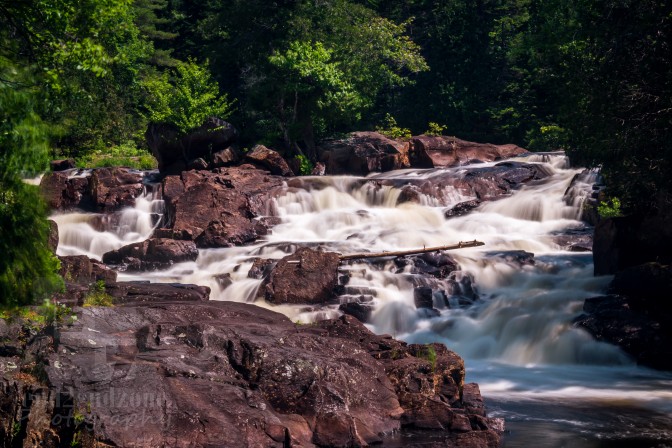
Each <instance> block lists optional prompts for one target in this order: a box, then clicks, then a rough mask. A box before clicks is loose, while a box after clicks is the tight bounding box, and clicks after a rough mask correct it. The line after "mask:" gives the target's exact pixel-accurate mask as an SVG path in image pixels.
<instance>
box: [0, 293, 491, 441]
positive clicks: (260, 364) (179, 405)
mask: <svg viewBox="0 0 672 448" xmlns="http://www.w3.org/2000/svg"><path fill="white" fill-rule="evenodd" d="M77 312H78V315H79V319H78V320H77V321H75V322H74V324H71V325H64V326H62V327H60V328H59V329H58V337H54V336H52V334H51V333H49V332H44V333H41V334H40V335H38V336H37V337H34V338H32V339H30V340H24V341H26V342H23V343H21V342H18V352H17V351H15V352H13V354H12V356H10V357H8V356H7V355H9V353H3V354H2V355H0V363H2V365H3V366H15V368H13V369H11V368H10V369H4V370H3V372H2V376H1V377H0V404H2V405H1V406H0V438H2V439H4V440H12V439H13V440H12V442H13V443H15V444H18V445H21V444H23V445H27V444H28V445H40V446H45V447H57V446H68V445H71V444H73V443H77V442H79V443H83V444H85V445H87V446H89V445H90V446H94V445H96V444H98V443H104V444H106V445H111V446H136V447H155V446H194V447H205V446H231V447H233V446H236V447H238V446H242V447H244V446H247V447H261V446H264V447H278V448H280V447H287V446H320V447H350V446H368V445H371V444H376V443H384V437H385V434H390V433H391V432H392V431H395V430H397V429H399V428H400V427H408V428H431V429H433V430H436V431H442V432H443V433H444V434H446V437H447V439H448V440H450V441H451V442H452V443H453V444H456V443H460V441H463V440H471V441H473V442H474V443H471V444H468V445H464V444H460V445H459V446H481V447H496V446H498V445H499V441H500V435H499V431H501V429H502V427H501V426H502V425H501V421H500V420H498V419H489V418H487V417H486V416H485V412H484V410H483V406H482V400H481V398H480V394H479V393H478V389H477V387H475V386H473V385H465V384H464V365H463V362H462V360H461V359H460V358H459V356H457V355H456V354H455V353H453V352H450V351H449V350H447V349H446V348H445V347H444V346H442V345H439V344H432V345H428V346H419V345H407V344H405V343H403V342H399V341H395V340H393V339H392V338H391V337H389V336H376V335H374V334H372V333H371V332H370V331H368V330H367V329H366V328H365V327H364V326H363V325H362V324H361V323H359V322H357V321H356V320H355V319H354V318H351V317H343V318H341V319H338V320H333V321H325V322H321V323H318V324H315V325H309V326H297V325H295V324H293V323H292V322H290V321H289V319H287V318H286V317H284V316H282V315H280V314H277V313H274V312H271V311H269V310H265V309H262V308H258V307H255V306H252V305H246V304H241V303H234V302H201V303H198V302H191V303H183V302H178V303H161V304H157V305H151V306H150V305H143V306H135V305H132V306H124V307H108V308H81V309H78V310H77ZM0 322H2V321H1V320H0ZM0 330H1V327H0ZM19 352H20V354H19ZM36 365H37V366H39V369H40V370H41V371H42V372H43V373H42V374H41V378H42V380H41V382H40V383H38V382H37V379H36V378H35V377H34V376H32V375H30V374H27V373H25V372H26V371H29V369H34V368H35V366H36ZM31 366H32V367H31ZM45 422H46V423H45ZM16 425H19V427H20V428H21V430H20V431H14V430H13V428H14V427H15V426H16Z"/></svg>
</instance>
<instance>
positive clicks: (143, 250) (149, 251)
mask: <svg viewBox="0 0 672 448" xmlns="http://www.w3.org/2000/svg"><path fill="white" fill-rule="evenodd" d="M196 258H198V249H197V248H196V244H195V243H194V242H193V241H180V240H172V239H166V238H150V239H148V240H145V241H141V242H139V243H133V244H129V245H126V246H123V247H121V248H120V249H117V250H114V251H111V252H107V253H105V254H103V263H105V264H111V265H116V266H120V267H122V268H123V269H125V270H128V271H150V270H156V269H166V268H169V267H170V266H172V265H173V264H174V263H180V262H184V261H194V260H196Z"/></svg>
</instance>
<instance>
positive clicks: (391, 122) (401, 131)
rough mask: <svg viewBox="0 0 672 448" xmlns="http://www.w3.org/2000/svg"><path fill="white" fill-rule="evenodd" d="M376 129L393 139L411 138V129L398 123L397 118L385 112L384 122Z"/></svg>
mask: <svg viewBox="0 0 672 448" xmlns="http://www.w3.org/2000/svg"><path fill="white" fill-rule="evenodd" d="M376 131H378V132H380V133H381V134H383V135H385V136H387V137H389V138H392V139H397V138H403V139H409V138H411V130H410V129H407V128H402V127H400V126H399V125H397V120H395V119H394V117H393V116H392V115H390V114H385V119H384V124H383V125H382V126H378V127H376Z"/></svg>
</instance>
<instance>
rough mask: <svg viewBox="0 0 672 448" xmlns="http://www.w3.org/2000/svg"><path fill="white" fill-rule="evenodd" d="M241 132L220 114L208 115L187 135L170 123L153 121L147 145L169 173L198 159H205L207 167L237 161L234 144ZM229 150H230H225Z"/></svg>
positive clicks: (149, 129)
mask: <svg viewBox="0 0 672 448" xmlns="http://www.w3.org/2000/svg"><path fill="white" fill-rule="evenodd" d="M237 136H238V131H237V130H236V129H235V128H234V127H233V125H232V124H231V123H228V122H226V121H224V120H222V119H219V118H217V117H208V118H207V119H206V120H205V122H204V123H203V124H202V125H201V126H200V127H198V128H197V129H195V130H193V131H191V132H189V133H188V134H186V135H182V134H181V133H180V132H179V130H178V129H177V128H176V127H175V126H174V125H171V124H166V123H150V124H149V126H148V127H147V131H146V132H145V139H146V141H147V145H148V146H149V148H150V150H151V151H152V154H153V155H154V157H156V160H157V161H158V162H159V171H160V172H161V173H167V174H178V173H180V172H181V171H183V170H185V169H187V167H188V166H190V164H192V162H193V161H195V160H197V159H203V160H205V162H206V167H205V168H207V167H208V166H210V167H214V166H224V165H228V164H229V163H234V162H236V161H237V160H238V157H237V155H236V154H235V151H234V150H233V149H232V148H230V147H231V145H232V144H233V143H234V142H235V140H236V138H237ZM227 150H228V151H229V154H225V153H222V151H227ZM208 164H210V165H208ZM192 166H193V165H192ZM205 168H204V169H205Z"/></svg>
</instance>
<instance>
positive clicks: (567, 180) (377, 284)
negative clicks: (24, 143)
mask: <svg viewBox="0 0 672 448" xmlns="http://www.w3.org/2000/svg"><path fill="white" fill-rule="evenodd" d="M518 160H520V161H523V162H527V163H536V164H540V165H542V166H543V168H544V170H545V171H546V172H549V173H550V176H549V177H548V178H546V179H544V180H541V181H535V182H532V183H530V184H528V185H526V186H524V187H523V188H521V189H520V190H518V191H516V192H515V193H514V194H512V195H511V196H508V197H505V198H502V199H499V200H497V201H492V202H485V203H483V204H481V205H480V206H479V207H478V208H477V209H475V210H473V211H471V212H470V213H468V214H466V215H463V216H458V217H453V218H450V219H447V218H446V217H445V215H444V212H445V210H446V209H449V208H451V207H452V206H454V205H456V204H457V203H460V202H463V201H467V200H470V199H474V198H470V197H468V196H465V195H464V194H463V193H461V192H460V191H458V190H454V191H453V190H449V191H444V192H442V196H441V197H442V200H441V201H439V200H437V199H436V198H433V197H432V196H431V195H426V196H422V195H420V196H419V197H418V201H419V202H405V203H401V204H399V203H398V202H399V198H400V194H401V191H400V189H399V188H396V187H393V186H390V185H400V184H403V181H404V180H405V179H415V180H428V181H430V182H431V178H432V176H436V175H439V174H442V175H444V174H446V172H448V174H449V175H454V176H457V177H459V176H463V175H464V173H465V172H466V171H467V170H468V169H469V167H459V168H452V169H434V170H401V171H395V172H390V173H383V174H377V175H373V176H370V177H368V178H365V179H362V178H357V177H351V176H341V177H320V178H302V179H301V181H300V182H292V183H291V187H287V191H286V193H285V194H284V195H283V196H281V197H279V198H277V199H276V200H275V203H274V204H269V210H276V211H277V213H278V215H279V217H280V218H281V219H282V222H281V223H280V224H279V225H277V226H275V227H274V228H273V232H272V233H271V234H270V235H268V236H267V237H265V239H264V240H263V241H259V242H257V243H256V244H254V245H250V246H246V247H234V248H226V249H210V250H201V251H200V255H199V258H198V259H197V260H196V261H195V262H189V263H179V264H176V265H174V266H173V267H171V268H170V269H169V270H165V271H157V272H147V273H138V274H129V273H122V274H121V275H120V279H122V280H150V281H157V282H183V283H196V284H201V285H206V286H209V287H210V288H211V290H212V293H211V298H212V299H213V300H233V301H247V302H252V301H255V298H256V294H257V289H258V288H259V286H260V284H261V280H256V279H251V278H248V276H247V273H248V271H249V269H250V267H251V266H252V260H253V258H255V257H262V258H272V259H279V258H281V257H283V256H285V255H287V254H289V253H291V252H293V251H294V250H295V249H296V246H297V245H303V244H308V245H313V246H321V247H323V248H324V249H325V250H333V251H338V252H341V253H355V252H357V253H358V252H364V251H376V252H377V251H394V250H406V249H413V248H419V247H423V246H426V247H431V246H440V245H444V244H450V243H455V242H458V241H470V240H474V239H477V240H480V241H483V242H484V243H485V246H483V247H479V248H470V249H461V250H459V251H454V252H452V253H451V255H452V256H453V257H454V259H455V260H456V261H457V262H458V263H459V266H460V267H461V271H459V272H457V273H454V274H451V276H453V277H452V278H451V279H450V280H451V281H453V282H454V284H458V285H463V286H464V285H466V286H465V287H470V286H469V282H466V283H464V282H463V283H460V281H463V280H465V279H466V280H470V279H473V286H474V287H475V289H476V290H477V291H476V292H477V299H475V300H473V299H470V300H466V299H465V298H464V297H462V295H464V291H463V290H462V289H460V288H459V287H457V289H455V290H452V293H451V294H447V295H446V296H445V297H439V296H436V295H435V296H434V302H435V307H436V308H437V309H438V311H439V312H438V315H435V314H431V313H429V314H428V313H425V312H423V311H422V310H417V309H416V307H415V304H414V289H415V287H416V286H417V285H415V284H414V282H413V277H412V275H411V274H410V273H409V272H408V270H407V269H405V268H403V267H402V268H400V266H398V265H396V264H395V263H394V262H393V261H382V262H379V263H364V262H356V263H352V264H346V265H343V266H342V270H343V272H344V273H346V274H348V275H349V276H350V281H349V283H348V285H347V287H346V293H345V295H344V296H343V297H341V300H342V301H344V302H346V301H350V300H354V299H355V298H359V300H362V298H363V299H365V300H366V303H367V304H369V305H371V306H372V308H373V312H372V315H371V320H370V323H369V324H368V326H369V327H370V328H371V329H372V330H373V331H375V332H377V333H389V334H392V335H393V336H395V337H397V338H401V339H404V340H406V341H409V342H415V343H428V342H443V343H445V344H446V345H447V346H448V347H449V348H451V349H453V350H455V351H456V352H458V353H459V354H460V355H461V356H462V357H463V358H465V362H466V366H467V375H468V380H469V381H474V382H478V383H479V384H480V386H481V390H482V392H483V394H484V396H485V398H486V401H487V404H488V406H489V408H490V409H491V411H493V412H494V414H495V415H498V416H503V417H505V418H506V419H507V422H508V427H509V429H510V431H511V433H510V435H509V436H507V441H506V443H507V446H521V447H522V446H537V447H542V446H548V447H559V446H573V447H575V446H577V447H595V448H597V447H606V446H626V445H627V446H652V445H651V444H652V443H653V442H655V441H661V443H663V442H670V441H672V418H671V415H672V392H670V390H672V387H671V386H672V376H670V375H669V374H665V373H660V372H654V371H650V370H647V369H644V368H639V367H636V366H634V365H633V364H632V362H631V361H630V360H629V359H628V357H627V356H626V355H624V354H623V353H622V352H621V351H620V350H619V349H618V348H616V347H614V346H611V345H608V344H604V343H600V342H597V341H595V340H594V339H593V338H592V337H591V336H589V335H588V334H587V333H585V332H584V331H583V330H580V329H577V328H574V327H573V326H572V324H571V323H572V320H573V319H574V318H575V317H576V316H577V315H579V314H580V313H581V310H582V306H583V300H584V299H585V298H587V297H591V296H596V295H600V294H601V293H602V292H603V291H604V289H605V287H606V286H607V284H608V282H609V281H610V278H609V277H594V276H593V264H592V255H591V254H590V253H580V252H578V253H577V252H570V251H567V250H563V248H562V246H561V245H560V244H559V243H558V239H557V238H558V236H559V235H566V234H568V233H571V232H572V231H575V230H576V229H582V228H585V225H584V224H582V223H581V222H580V221H579V218H580V215H581V210H582V206H583V202H584V201H585V200H586V198H587V197H588V196H589V195H590V193H591V187H592V184H593V183H594V182H595V180H596V177H597V173H595V172H583V171H582V170H578V169H571V168H569V167H568V165H567V160H566V158H565V157H564V155H562V154H543V155H532V156H529V157H526V158H520V159H518ZM488 165H494V164H479V165H475V166H478V167H482V166H488ZM388 181H394V182H391V183H389V184H388V183H386V182H388ZM447 188H448V187H447ZM160 204H161V203H160V201H157V200H156V199H153V196H152V195H151V194H148V195H146V196H144V197H143V198H140V199H139V200H138V201H137V204H136V206H135V208H133V209H127V210H125V211H122V212H121V213H118V214H115V215H112V216H101V215H91V214H86V215H85V214H68V215H60V216H55V217H54V219H55V220H56V221H57V223H58V224H59V230H60V233H61V245H60V246H59V249H58V251H59V254H73V253H77V254H86V255H89V256H91V257H93V258H100V257H101V255H102V254H103V253H104V252H106V251H108V250H112V249H116V248H118V247H120V246H122V245H124V244H128V243H130V242H134V241H141V240H143V239H145V238H146V237H148V236H149V235H150V234H151V232H152V229H153V224H155V223H156V217H155V216H154V215H155V214H157V213H160ZM153 216H154V218H153ZM516 251H526V252H530V253H533V254H534V259H533V261H527V262H521V261H520V260H517V259H516V256H515V254H516V253H520V252H516ZM512 254H514V255H512ZM222 275H224V276H227V279H228V280H229V281H227V282H226V283H222V282H220V281H218V278H221V276H222ZM472 292H473V291H472ZM255 303H256V304H257V305H260V306H265V307H269V308H272V309H274V310H276V311H280V312H283V313H285V314H287V315H288V316H289V317H290V318H291V319H293V320H300V321H302V322H309V321H311V320H315V319H323V318H328V317H335V316H337V315H339V314H340V312H339V311H338V310H337V307H338V305H334V306H330V307H325V308H319V309H311V308H309V307H299V306H288V305H287V306H275V307H272V306H270V305H268V304H266V303H265V302H264V301H263V300H260V301H256V302H255ZM633 428H634V429H633ZM633 431H635V432H636V431H639V432H640V434H639V435H636V437H635V435H633ZM652 441H653V442H652ZM610 443H611V445H610ZM624 443H625V444H624ZM630 443H633V445H629V444H630ZM637 443H641V445H637ZM661 446H662V445H661Z"/></svg>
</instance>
